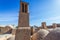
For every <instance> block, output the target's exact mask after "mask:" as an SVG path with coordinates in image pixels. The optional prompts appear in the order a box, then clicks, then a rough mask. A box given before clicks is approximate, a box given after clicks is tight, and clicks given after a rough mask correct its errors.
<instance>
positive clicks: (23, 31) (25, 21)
mask: <svg viewBox="0 0 60 40" xmlns="http://www.w3.org/2000/svg"><path fill="white" fill-rule="evenodd" d="M30 29H31V28H30V27H29V13H28V3H26V2H22V1H20V12H19V21H18V29H17V30H16V36H15V40H30V36H31V30H30Z"/></svg>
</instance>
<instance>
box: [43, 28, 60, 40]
mask: <svg viewBox="0 0 60 40" xmlns="http://www.w3.org/2000/svg"><path fill="white" fill-rule="evenodd" d="M44 40H60V29H54V30H53V31H51V32H50V33H49V34H48V35H47V36H46V37H45V38H44Z"/></svg>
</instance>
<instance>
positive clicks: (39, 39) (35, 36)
mask: <svg viewBox="0 0 60 40" xmlns="http://www.w3.org/2000/svg"><path fill="white" fill-rule="evenodd" d="M48 33H49V31H47V30H45V29H40V30H39V31H38V32H37V33H35V34H33V35H32V39H33V40H42V39H43V38H44V37H45V36H46V35H47V34H48Z"/></svg>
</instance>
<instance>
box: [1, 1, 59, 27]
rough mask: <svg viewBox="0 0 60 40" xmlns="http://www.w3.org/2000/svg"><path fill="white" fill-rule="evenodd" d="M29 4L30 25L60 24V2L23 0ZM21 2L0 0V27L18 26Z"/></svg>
mask: <svg viewBox="0 0 60 40" xmlns="http://www.w3.org/2000/svg"><path fill="white" fill-rule="evenodd" d="M23 1H26V2H28V3H29V14H30V15H29V16H30V25H37V26H41V23H42V22H46V23H47V25H51V24H52V23H60V0H38V1H37V0H23ZM19 9H20V0H0V25H8V24H12V25H13V24H14V25H18V15H19Z"/></svg>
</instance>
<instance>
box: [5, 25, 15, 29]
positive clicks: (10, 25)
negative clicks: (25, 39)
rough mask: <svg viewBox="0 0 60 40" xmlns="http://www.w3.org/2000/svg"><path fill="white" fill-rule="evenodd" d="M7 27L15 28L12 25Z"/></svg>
mask: <svg viewBox="0 0 60 40" xmlns="http://www.w3.org/2000/svg"><path fill="white" fill-rule="evenodd" d="M6 27H11V28H14V26H12V25H7V26H6Z"/></svg>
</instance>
